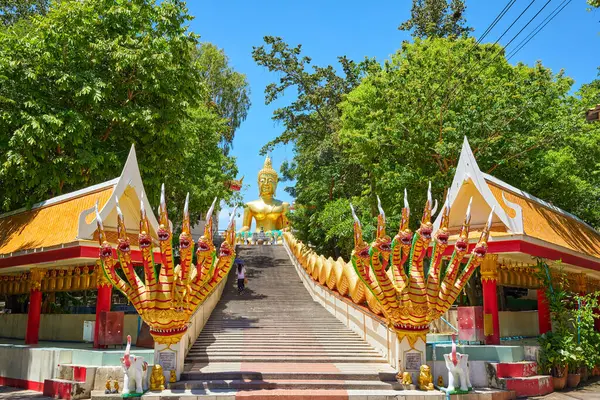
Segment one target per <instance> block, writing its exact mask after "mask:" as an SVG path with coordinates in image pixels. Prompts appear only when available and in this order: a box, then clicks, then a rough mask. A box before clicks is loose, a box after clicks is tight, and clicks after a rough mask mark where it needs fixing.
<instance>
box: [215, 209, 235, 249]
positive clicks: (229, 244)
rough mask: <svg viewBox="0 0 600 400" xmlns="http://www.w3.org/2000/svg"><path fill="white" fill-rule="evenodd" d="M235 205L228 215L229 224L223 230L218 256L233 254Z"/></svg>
mask: <svg viewBox="0 0 600 400" xmlns="http://www.w3.org/2000/svg"><path fill="white" fill-rule="evenodd" d="M236 210H237V207H234V209H233V212H232V213H231V216H230V217H229V225H228V226H227V231H226V232H225V241H224V242H223V243H222V244H221V248H220V249H219V257H231V256H232V255H233V248H234V246H235V212H236Z"/></svg>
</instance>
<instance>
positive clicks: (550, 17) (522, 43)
mask: <svg viewBox="0 0 600 400" xmlns="http://www.w3.org/2000/svg"><path fill="white" fill-rule="evenodd" d="M571 1H573V0H563V2H562V3H560V4H559V5H558V6H556V8H555V9H554V10H552V12H551V13H550V14H548V16H547V17H546V18H545V19H544V20H543V21H542V22H540V23H539V24H538V25H537V26H536V27H535V28H534V29H533V30H532V31H531V32H530V33H529V35H527V36H526V37H525V38H524V39H523V40H521V41H520V42H519V44H518V45H517V47H516V48H515V49H514V50H512V51H511V52H510V53H509V55H508V56H507V58H506V60H507V61H508V60H510V59H511V58H513V57H514V56H515V55H516V54H517V53H518V52H519V51H521V49H522V48H523V47H525V46H526V45H527V43H529V42H530V41H531V39H533V38H534V37H535V36H536V35H537V34H538V33H540V31H541V30H542V29H544V28H545V27H546V25H548V24H549V23H550V22H551V21H552V20H553V19H554V18H556V16H557V15H558V14H560V13H561V12H562V10H564V9H565V7H566V6H568V5H569V3H571ZM561 6H562V7H561ZM559 8H560V10H559ZM557 10H558V11H557ZM542 24H543V25H542Z"/></svg>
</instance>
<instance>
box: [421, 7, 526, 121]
mask: <svg viewBox="0 0 600 400" xmlns="http://www.w3.org/2000/svg"><path fill="white" fill-rule="evenodd" d="M516 1H517V0H509V1H508V3H506V5H505V6H504V8H503V9H502V10H501V11H500V12H499V13H498V15H497V16H496V18H495V19H494V20H493V21H492V22H491V23H490V24H489V25H488V27H487V28H486V30H485V31H484V32H483V33H482V34H481V36H480V37H479V39H477V42H475V44H473V46H471V48H470V49H469V50H468V51H467V54H466V55H465V57H463V60H465V59H466V58H467V57H468V56H469V55H470V54H471V52H472V51H473V50H474V49H475V48H476V47H477V45H479V44H480V43H481V42H482V41H483V39H485V38H486V36H487V35H488V34H489V33H490V32H491V31H492V29H494V27H495V26H496V25H497V24H498V22H500V20H501V19H502V18H504V16H505V15H506V13H507V12H508V11H509V10H510V9H511V7H512V6H513V5H514V4H515V3H516ZM533 2H535V0H533V1H532V3H533ZM530 5H531V4H530ZM519 18H520V17H519ZM513 24H514V23H513ZM511 26H512V25H511ZM505 33H506V32H505ZM453 74H454V72H453V71H452V72H451V75H453ZM441 86H442V85H439V86H438V87H437V88H436V89H435V90H434V91H433V93H431V94H430V95H429V96H427V100H426V101H425V102H423V103H421V105H420V106H419V108H418V109H416V110H415V112H414V113H413V114H412V115H411V117H410V119H413V118H414V117H415V116H416V115H417V114H420V113H421V111H422V109H423V107H425V105H426V104H428V103H429V101H430V100H431V98H432V97H433V96H435V95H436V94H437V92H438V91H439V90H440V87H441Z"/></svg>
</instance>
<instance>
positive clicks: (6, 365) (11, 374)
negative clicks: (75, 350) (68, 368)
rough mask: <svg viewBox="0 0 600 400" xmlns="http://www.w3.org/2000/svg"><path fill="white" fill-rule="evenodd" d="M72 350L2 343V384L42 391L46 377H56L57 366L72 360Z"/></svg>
mask: <svg viewBox="0 0 600 400" xmlns="http://www.w3.org/2000/svg"><path fill="white" fill-rule="evenodd" d="M71 355H72V351H71V350H60V349H56V348H54V349H36V348H30V347H13V346H3V345H0V385H3V384H4V385H9V386H16V387H22V388H27V389H32V390H37V391H42V387H43V383H44V380H45V379H50V378H54V377H55V373H56V366H57V365H58V364H66V363H70V362H71Z"/></svg>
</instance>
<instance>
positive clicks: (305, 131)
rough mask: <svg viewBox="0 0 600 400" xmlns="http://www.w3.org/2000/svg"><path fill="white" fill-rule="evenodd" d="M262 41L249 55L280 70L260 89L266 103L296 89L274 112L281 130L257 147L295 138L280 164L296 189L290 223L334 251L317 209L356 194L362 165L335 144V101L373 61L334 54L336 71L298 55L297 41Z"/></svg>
mask: <svg viewBox="0 0 600 400" xmlns="http://www.w3.org/2000/svg"><path fill="white" fill-rule="evenodd" d="M264 40H265V45H263V46H260V47H255V48H254V49H253V52H252V56H253V58H254V60H255V61H256V62H257V64H258V65H261V66H264V67H266V68H267V69H268V70H269V71H270V72H276V73H278V74H279V75H280V79H279V82H278V83H271V84H269V85H268V86H267V87H266V89H265V102H266V104H270V103H272V102H274V101H275V100H277V99H279V98H280V97H281V96H282V95H283V94H284V93H285V92H286V91H288V90H290V89H295V90H296V93H297V97H296V99H295V100H294V101H293V102H292V103H291V104H290V105H288V106H284V107H281V108H278V109H277V110H275V111H274V113H273V120H275V121H277V122H279V123H280V124H282V125H283V127H284V131H283V133H282V134H281V135H279V136H278V137H277V138H276V139H275V140H273V141H272V142H270V143H268V144H266V145H265V146H264V147H263V150H262V151H263V153H264V152H266V151H268V150H269V149H271V148H272V147H273V146H276V145H277V144H280V143H290V142H292V143H294V146H295V155H294V162H293V163H292V164H291V165H290V164H284V166H283V169H282V172H283V178H284V179H295V180H296V184H295V187H294V188H293V189H292V188H287V190H288V191H289V192H290V193H294V194H297V199H296V202H297V204H298V205H299V207H300V209H299V211H298V212H296V213H295V214H294V215H293V216H292V223H293V224H294V228H295V229H296V230H297V232H298V236H299V237H300V238H301V239H302V240H309V241H310V242H311V243H312V244H314V245H316V246H319V249H327V251H328V252H331V253H334V252H336V250H335V240H334V239H333V237H332V239H331V240H329V239H327V238H326V237H325V230H323V229H321V227H320V222H319V220H318V211H319V210H322V209H323V207H324V206H325V204H326V203H327V202H328V201H331V200H332V199H334V198H338V197H344V198H350V197H352V196H353V195H359V194H360V193H358V192H356V189H357V186H356V185H355V184H354V182H356V181H357V180H359V179H361V174H362V168H361V166H360V165H357V164H356V163H354V162H353V160H350V159H346V158H345V157H344V155H343V152H342V149H341V148H340V144H339V140H338V136H337V132H338V126H339V116H340V111H339V109H338V107H337V105H338V104H339V103H340V102H341V101H342V99H343V96H344V95H345V94H346V93H349V92H350V91H351V90H352V89H353V88H354V87H356V86H357V85H358V84H359V82H360V79H361V77H362V76H363V74H364V73H365V72H366V71H367V70H368V69H369V68H371V67H375V68H378V66H377V65H376V64H375V63H374V62H372V61H369V60H366V61H365V62H363V63H360V64H357V63H354V62H352V61H350V60H348V59H347V58H346V57H339V58H338V60H339V69H340V70H341V74H338V72H337V71H336V69H335V68H334V67H333V66H326V67H319V66H312V65H311V61H312V60H311V59H310V57H306V56H303V55H302V47H301V45H298V46H296V47H290V46H289V45H288V44H287V43H285V42H284V41H283V40H282V39H281V38H278V37H272V36H267V37H265V38H264ZM311 67H312V68H311Z"/></svg>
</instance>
